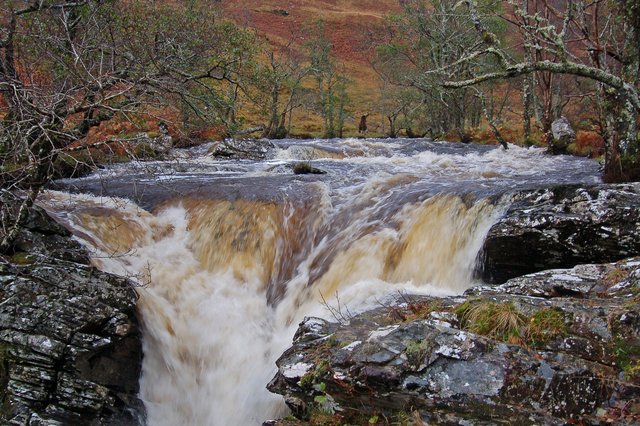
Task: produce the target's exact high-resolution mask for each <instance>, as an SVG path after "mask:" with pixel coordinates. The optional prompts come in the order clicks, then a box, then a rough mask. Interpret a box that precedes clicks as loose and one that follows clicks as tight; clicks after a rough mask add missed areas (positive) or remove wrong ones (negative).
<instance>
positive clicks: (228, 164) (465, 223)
mask: <svg viewBox="0 0 640 426" xmlns="http://www.w3.org/2000/svg"><path fill="white" fill-rule="evenodd" d="M274 145H275V146H274V148H273V149H271V150H270V152H269V155H268V159H267V160H264V161H248V160H225V161H219V160H213V159H211V158H210V157H209V156H207V155H206V149H205V148H206V147H204V148H199V149H192V150H176V151H175V152H174V154H173V155H174V158H173V159H172V160H167V161H158V162H145V163H138V162H131V163H126V164H118V165H113V166H111V167H109V168H106V169H102V170H100V171H98V172H97V173H95V174H93V175H91V176H88V177H86V178H82V179H73V180H63V181H58V182H57V183H56V185H55V189H56V190H50V191H48V192H46V193H45V194H44V195H43V197H42V201H41V204H42V205H43V206H44V207H45V208H46V209H47V210H48V211H49V212H50V213H51V214H52V215H53V216H55V217H56V218H57V219H58V220H59V221H60V222H62V223H64V224H65V225H66V226H67V227H68V228H69V229H71V230H72V232H73V233H74V235H75V237H76V238H77V239H78V240H80V241H81V242H82V243H83V244H85V245H86V246H87V247H88V248H89V249H90V250H91V252H92V255H93V262H94V264H95V265H96V266H97V267H98V268H100V269H101V270H104V271H107V272H112V273H116V274H119V275H123V276H128V277H130V278H132V279H133V280H134V281H135V282H136V283H137V285H138V287H137V290H138V293H139V295H140V302H139V313H140V318H141V320H142V323H143V333H144V342H143V344H144V361H143V372H142V377H141V381H140V385H141V394H140V396H141V398H142V400H143V401H144V403H145V406H146V409H147V412H148V424H149V425H151V426H174V425H178V424H180V425H194V426H195V425H224V426H226V425H229V426H231V425H259V424H261V422H262V421H264V420H266V419H269V418H274V417H278V416H282V415H283V414H285V413H286V408H285V406H284V404H283V402H282V398H281V397H280V396H276V395H272V394H270V393H269V392H268V391H267V390H266V389H265V385H266V384H267V382H268V381H269V380H270V379H271V377H272V376H273V374H274V373H275V371H276V367H275V359H276V358H277V357H278V356H279V355H280V354H281V353H282V352H283V351H284V350H285V349H286V348H287V346H288V345H289V344H290V342H291V339H292V336H293V333H294V332H295V329H296V327H297V325H298V323H299V322H300V321H301V320H302V318H303V317H304V316H312V315H315V316H322V317H326V318H330V319H336V320H340V321H348V319H349V317H350V316H351V315H353V314H354V313H355V312H358V311H360V310H362V309H365V308H367V307H371V306H375V305H379V304H382V303H385V300H387V299H388V298H390V297H397V296H398V295H399V294H401V293H420V294H430V295H445V294H447V295H448V294H457V293H461V292H462V291H464V290H465V289H467V288H468V287H470V286H471V285H473V283H474V282H475V278H474V270H475V267H476V259H477V257H478V252H479V250H480V249H481V247H482V243H483V239H484V237H485V236H486V234H487V232H488V231H489V229H490V227H491V225H492V224H493V223H494V222H495V220H496V219H497V218H498V217H499V216H500V214H501V213H502V212H503V211H504V208H505V207H506V206H507V205H508V203H509V196H508V194H509V193H510V192H512V191H514V190H516V189H521V188H530V187H542V186H550V185H555V184H560V183H583V182H598V181H599V177H598V164H597V163H596V162H595V161H591V160H587V159H581V158H576V157H568V156H555V157H552V156H547V155H545V154H544V152H543V151H542V150H541V149H536V148H531V149H527V148H520V147H516V146H511V147H510V149H508V150H504V149H502V148H501V147H496V146H482V145H473V144H469V145H465V144H452V143H445V142H433V141H429V140H423V139H412V140H404V139H396V140H376V139H345V140H314V141H296V140H283V141H277V142H274ZM300 161H303V162H306V163H308V164H310V165H312V166H314V167H317V168H318V169H321V170H323V171H325V172H326V174H317V175H316V174H314V175H295V174H294V173H293V171H292V165H293V164H294V163H296V162H300Z"/></svg>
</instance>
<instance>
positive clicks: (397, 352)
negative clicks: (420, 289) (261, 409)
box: [268, 258, 640, 426]
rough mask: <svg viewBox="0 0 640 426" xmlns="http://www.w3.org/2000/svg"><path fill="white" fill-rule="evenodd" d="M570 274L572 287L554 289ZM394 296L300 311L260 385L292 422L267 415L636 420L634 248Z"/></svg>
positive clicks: (639, 300)
mask: <svg viewBox="0 0 640 426" xmlns="http://www.w3.org/2000/svg"><path fill="white" fill-rule="evenodd" d="M570 282H574V283H576V288H575V291H574V293H575V294H574V295H568V294H564V292H562V291H558V289H559V288H567V289H568V288H569V287H570V286H569V285H568V283H570ZM401 302H403V303H401V304H399V305H398V304H396V306H395V307H394V308H390V307H380V308H378V309H375V310H372V311H368V312H364V313H362V314H359V315H357V316H355V317H353V318H351V319H350V321H349V323H348V324H341V325H340V324H334V323H330V322H327V321H324V320H320V319H317V318H307V319H305V320H304V321H303V323H302V324H301V325H300V328H299V330H298V333H297V334H296V338H295V341H294V344H293V346H292V347H291V348H289V349H288V350H287V351H286V352H285V353H284V354H283V355H282V357H280V359H279V360H278V361H277V365H278V373H277V374H276V376H275V377H274V379H273V380H272V381H271V382H270V383H269V385H268V388H269V389H270V390H271V391H272V392H275V393H279V394H282V395H284V397H285V400H286V401H296V404H295V408H296V410H297V411H294V412H293V413H294V415H295V416H296V417H298V418H299V419H301V420H299V421H298V422H291V421H289V420H287V421H281V422H279V423H276V424H278V425H281V426H283V425H293V424H299V425H302V424H319V423H314V418H315V417H318V416H323V415H324V416H326V415H331V416H332V419H334V420H337V423H336V424H342V422H348V423H350V424H380V423H377V422H375V421H374V420H375V419H376V418H377V417H378V416H380V418H383V417H384V418H385V419H387V421H389V422H391V424H393V422H394V421H398V422H399V421H400V420H402V419H403V418H404V419H406V416H407V415H411V417H412V418H413V419H416V418H417V419H418V420H421V421H423V422H425V423H426V424H447V425H449V424H451V425H458V424H473V425H485V424H487V425H488V424H549V425H554V424H555V425H562V424H566V423H567V422H568V423H572V424H574V423H575V424H605V423H608V422H609V421H615V422H616V424H637V422H638V421H640V411H638V410H636V409H635V408H633V409H632V410H631V411H629V410H627V411H626V412H625V413H626V414H624V415H620V413H621V412H622V411H620V407H623V406H625V407H635V405H634V404H636V403H637V401H638V399H639V398H640V392H638V385H639V384H640V371H639V370H640V258H636V259H630V260H628V261H624V262H620V263H618V264H604V265H586V266H580V267H576V268H574V269H571V270H569V269H564V270H555V271H548V272H545V273H539V274H534V275H529V276H526V277H521V278H518V279H516V280H511V281H508V282H507V283H505V284H504V285H502V286H499V287H488V286H487V287H477V288H473V289H471V290H469V291H468V292H467V293H466V294H465V295H464V297H449V298H442V299H438V298H429V297H417V296H416V297H409V296H405V297H403V300H402V301H401ZM483 309H489V311H490V315H491V316H490V317H483V316H482V315H481V312H482V310H483ZM392 310H395V311H396V312H392ZM397 311H401V312H397ZM489 311H488V312H489ZM493 318H499V319H500V321H494V320H493ZM502 320H504V323H506V324H511V325H510V326H508V328H504V327H505V326H504V325H500V324H503V322H502ZM487 323H488V324H493V326H492V327H489V328H487V327H486V324H487ZM501 327H503V328H501ZM301 408H304V409H303V410H302V411H301ZM633 410H635V411H633ZM306 419H311V420H310V421H309V422H308V423H306V422H305V421H304V420H306ZM412 424H416V423H412Z"/></svg>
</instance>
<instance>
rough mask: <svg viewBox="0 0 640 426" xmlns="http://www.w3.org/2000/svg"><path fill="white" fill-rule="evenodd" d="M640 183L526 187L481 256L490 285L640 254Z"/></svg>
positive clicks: (483, 276) (486, 242)
mask: <svg viewBox="0 0 640 426" xmlns="http://www.w3.org/2000/svg"><path fill="white" fill-rule="evenodd" d="M638 211H640V185H638V184H624V185H594V186H590V187H585V186H559V187H555V188H550V189H539V190H531V191H521V192H519V193H517V194H515V195H513V202H512V204H511V206H510V207H509V209H508V210H507V212H506V213H505V215H504V216H503V217H502V218H501V219H500V220H499V221H498V222H497V223H496V224H495V225H493V227H492V228H491V230H490V231H489V234H488V235H487V238H486V240H485V242H484V246H483V249H482V255H481V264H482V267H481V276H482V278H483V280H485V281H487V282H490V283H503V282H505V281H506V280H508V279H509V278H514V277H518V276H521V275H524V274H528V273H532V272H536V271H542V270H545V269H553V268H571V267H573V266H575V265H578V264H583V263H594V262H613V261H616V260H620V259H624V258H626V257H630V256H635V255H638V254H640V221H639V220H638Z"/></svg>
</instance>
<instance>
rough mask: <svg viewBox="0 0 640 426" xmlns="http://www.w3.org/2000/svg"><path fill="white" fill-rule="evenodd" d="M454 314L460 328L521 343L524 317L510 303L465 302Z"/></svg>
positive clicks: (524, 322) (524, 323)
mask: <svg viewBox="0 0 640 426" xmlns="http://www.w3.org/2000/svg"><path fill="white" fill-rule="evenodd" d="M456 314H457V316H458V320H459V322H460V328H463V329H465V330H468V331H470V332H472V333H476V334H481V335H484V336H489V337H492V338H494V339H498V340H504V341H508V342H510V343H521V342H522V335H523V331H524V327H525V325H526V317H525V316H524V315H522V314H521V313H520V312H519V311H518V309H517V308H516V306H515V305H514V304H513V303H512V302H508V303H497V302H486V301H482V302H465V303H464V304H462V305H460V306H459V307H458V308H457V309H456Z"/></svg>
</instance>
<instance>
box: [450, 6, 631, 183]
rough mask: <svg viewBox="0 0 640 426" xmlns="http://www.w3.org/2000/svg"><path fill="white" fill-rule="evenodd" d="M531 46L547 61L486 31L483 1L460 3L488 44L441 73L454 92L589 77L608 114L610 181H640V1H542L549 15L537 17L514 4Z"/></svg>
mask: <svg viewBox="0 0 640 426" xmlns="http://www.w3.org/2000/svg"><path fill="white" fill-rule="evenodd" d="M508 3H509V4H510V5H511V7H512V8H513V11H514V13H515V15H516V17H518V18H519V20H518V25H519V26H520V28H519V29H520V30H521V31H522V32H523V33H524V34H525V37H524V42H525V45H526V46H525V47H526V48H527V49H530V50H531V51H534V52H544V53H545V55H544V56H542V55H526V56H525V57H524V58H522V59H516V55H513V52H510V51H509V50H508V49H507V48H505V47H504V46H503V45H502V43H501V42H500V40H499V38H498V37H497V36H496V35H495V34H494V33H493V32H492V31H491V30H490V29H489V28H488V27H487V25H486V23H485V22H486V16H483V15H482V14H481V13H480V10H479V8H478V2H477V1H476V0H461V1H460V2H459V3H458V4H457V7H458V8H466V10H467V13H468V15H469V17H470V19H471V21H472V22H473V25H474V27H475V30H476V32H477V34H478V39H479V40H481V41H482V43H481V44H479V45H477V46H476V47H475V48H473V49H469V50H467V51H466V52H465V53H464V55H461V56H460V57H459V58H458V59H457V60H455V61H453V62H451V63H450V64H448V65H447V66H445V67H442V68H441V69H440V71H441V72H444V74H445V78H446V79H447V81H446V82H445V83H444V86H445V87H447V88H465V87H469V86H473V85H477V84H480V83H483V82H486V81H493V80H503V79H510V78H516V77H521V76H524V75H529V74H532V73H535V72H547V73H550V74H553V75H558V74H565V75H571V76H574V77H577V78H581V79H587V80H590V81H592V82H593V83H594V84H596V85H597V88H598V90H599V93H600V98H601V99H602V101H603V111H604V114H605V122H606V132H605V170H604V177H605V179H606V180H608V181H621V180H637V179H638V178H640V172H639V169H640V167H639V166H640V160H639V157H638V155H639V149H638V136H637V130H638V129H637V120H638V114H639V112H640V92H639V71H640V3H639V2H638V1H637V0H588V1H587V0H562V1H556V2H543V3H544V8H545V11H546V13H544V14H543V13H534V14H531V13H530V11H529V10H528V9H526V8H524V7H522V5H523V3H522V2H521V1H519V0H509V1H508ZM481 57H492V58H494V59H495V61H494V62H493V63H492V66H491V67H484V68H482V69H478V70H475V73H474V75H473V76H472V77H470V78H459V76H457V75H455V73H454V72H453V71H454V70H456V69H457V67H458V66H460V64H465V63H469V62H474V63H477V60H478V58H481Z"/></svg>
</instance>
